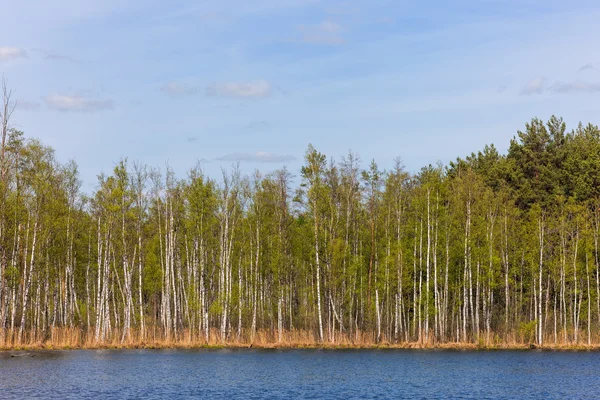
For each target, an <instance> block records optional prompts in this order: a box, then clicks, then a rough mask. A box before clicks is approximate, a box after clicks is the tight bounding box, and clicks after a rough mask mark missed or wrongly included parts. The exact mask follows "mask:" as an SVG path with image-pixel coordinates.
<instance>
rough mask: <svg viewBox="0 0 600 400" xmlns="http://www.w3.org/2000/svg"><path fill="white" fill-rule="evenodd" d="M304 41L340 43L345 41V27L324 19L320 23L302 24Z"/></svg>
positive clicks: (301, 29) (327, 43)
mask: <svg viewBox="0 0 600 400" xmlns="http://www.w3.org/2000/svg"><path fill="white" fill-rule="evenodd" d="M300 31H301V32H302V41H303V42H305V43H312V44H325V45H339V44H342V43H344V38H343V36H342V32H343V29H342V27H341V26H340V25H338V24H336V23H335V22H332V21H329V20H327V21H323V22H321V23H320V24H318V25H308V26H301V27H300Z"/></svg>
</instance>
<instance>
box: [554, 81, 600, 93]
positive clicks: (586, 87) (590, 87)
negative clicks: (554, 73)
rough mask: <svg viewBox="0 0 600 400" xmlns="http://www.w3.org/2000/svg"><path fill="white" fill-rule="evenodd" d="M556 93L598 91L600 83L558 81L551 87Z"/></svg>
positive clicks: (599, 90)
mask: <svg viewBox="0 0 600 400" xmlns="http://www.w3.org/2000/svg"><path fill="white" fill-rule="evenodd" d="M550 90H552V92H554V93H560V94H563V93H564V94H567V93H597V92H600V83H594V82H585V81H575V82H566V83H563V82H558V83H555V84H554V85H552V87H550Z"/></svg>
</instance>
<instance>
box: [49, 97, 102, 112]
mask: <svg viewBox="0 0 600 400" xmlns="http://www.w3.org/2000/svg"><path fill="white" fill-rule="evenodd" d="M45 100H46V104H47V105H48V107H49V108H51V109H53V110H57V111H78V112H96V111H102V110H110V109H112V108H113V106H114V102H113V101H112V100H97V99H90V98H87V97H83V96H79V95H64V94H53V95H50V96H46V99H45Z"/></svg>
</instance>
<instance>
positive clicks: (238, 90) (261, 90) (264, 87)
mask: <svg viewBox="0 0 600 400" xmlns="http://www.w3.org/2000/svg"><path fill="white" fill-rule="evenodd" d="M272 91H273V88H272V87H271V84H270V83H269V82H267V81H265V80H257V81H250V82H224V83H213V84H211V85H209V86H207V87H206V94H207V95H208V96H219V97H241V98H260V97H268V96H270V95H271V93H272Z"/></svg>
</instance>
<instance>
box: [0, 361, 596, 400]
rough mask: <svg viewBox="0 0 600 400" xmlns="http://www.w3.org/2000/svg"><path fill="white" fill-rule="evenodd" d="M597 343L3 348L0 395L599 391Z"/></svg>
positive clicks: (564, 394) (561, 394)
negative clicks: (501, 347) (430, 347)
mask: <svg viewBox="0 0 600 400" xmlns="http://www.w3.org/2000/svg"><path fill="white" fill-rule="evenodd" d="M598 376H600V353H595V352H573V353H569V352H538V351H533V352H525V351H498V352H464V351H463V352H457V351H410V350H344V351H340V350H336V351H319V350H131V351H130V350H127V351H123V350H78V351H12V352H0V398H3V399H23V398H32V397H33V398H34V397H38V398H56V399H63V398H73V399H81V398H98V399H100V398H102V399H107V398H108V399H110V398H198V397H205V398H264V397H267V398H339V399H347V398H390V397H393V398H467V399H481V398H488V399H505V398H520V399H534V398H536V399H549V398H556V399H562V398H569V399H576V398H595V397H597V396H598V394H599V393H600V379H598Z"/></svg>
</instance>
